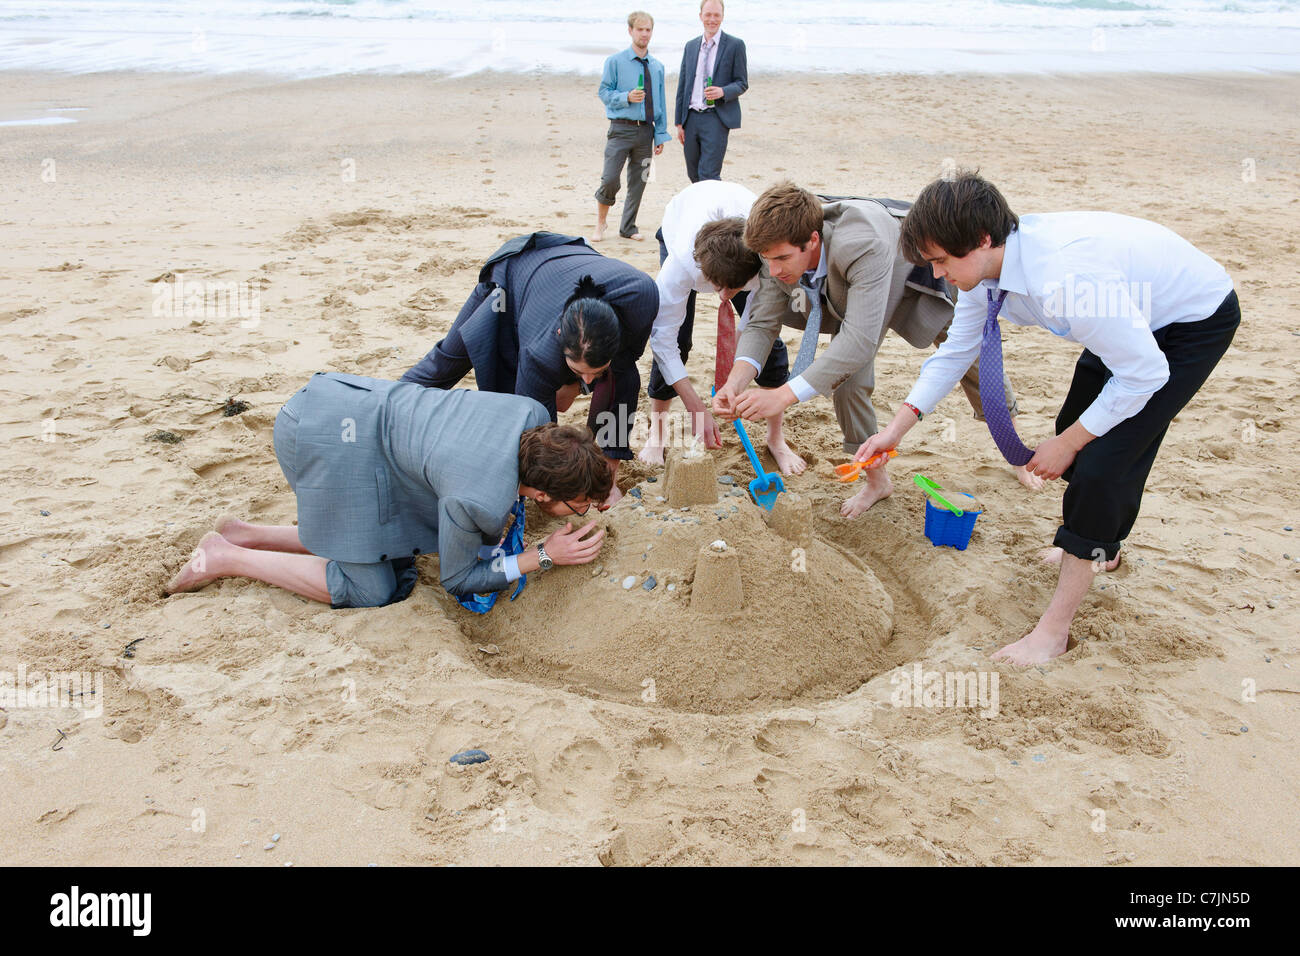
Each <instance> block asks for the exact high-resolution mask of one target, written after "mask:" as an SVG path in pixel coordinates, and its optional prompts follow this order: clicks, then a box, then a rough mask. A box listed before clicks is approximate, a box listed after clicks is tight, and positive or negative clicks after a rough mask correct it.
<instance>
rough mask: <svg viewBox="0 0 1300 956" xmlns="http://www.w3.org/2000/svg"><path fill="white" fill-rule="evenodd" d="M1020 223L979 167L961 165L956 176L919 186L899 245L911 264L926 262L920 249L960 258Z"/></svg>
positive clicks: (1001, 238) (1001, 237) (1003, 237)
mask: <svg viewBox="0 0 1300 956" xmlns="http://www.w3.org/2000/svg"><path fill="white" fill-rule="evenodd" d="M1019 225H1020V218H1019V217H1018V216H1017V215H1016V214H1015V213H1014V212H1012V211H1011V207H1010V206H1008V205H1007V201H1006V199H1004V198H1003V196H1002V193H1000V192H998V187H997V186H994V185H993V184H992V183H991V182H989V181H988V180H987V179H984V178H983V177H981V176H980V174H979V171H978V170H976V171H974V172H972V171H971V170H968V169H959V170H957V172H956V173H955V174H954V175H952V176H945V177H944V178H943V179H936V180H935V181H934V182H932V183H930V185H928V186H926V187H925V188H924V189H922V190H921V195H919V196H917V197H916V202H915V203H913V204H912V208H911V209H909V210H908V212H907V218H906V219H904V220H903V231H902V234H901V235H900V236H899V238H898V246H899V249H900V250H901V251H902V253H903V256H904V258H906V259H907V261H908V262H910V263H912V264H913V265H918V266H923V265H926V261H925V256H924V255H923V254H922V250H923V249H925V248H926V247H927V246H933V247H935V248H937V249H942V250H943V251H944V252H946V253H947V254H948V255H950V256H952V257H954V258H956V259H960V258H961V257H962V256H964V255H968V254H969V253H970V251H971V250H972V249H974V248H976V247H977V246H979V244H980V243H981V242H983V241H984V237H985V236H988V237H989V241H990V242H991V243H992V244H993V246H994V247H997V246H1000V245H1003V244H1004V243H1005V242H1006V241H1007V236H1009V235H1011V233H1012V231H1013V230H1015V229H1016V228H1017V227H1018V226H1019Z"/></svg>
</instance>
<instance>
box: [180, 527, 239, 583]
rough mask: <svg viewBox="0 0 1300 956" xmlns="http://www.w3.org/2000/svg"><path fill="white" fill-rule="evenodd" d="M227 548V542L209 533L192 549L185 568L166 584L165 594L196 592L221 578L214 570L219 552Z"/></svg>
mask: <svg viewBox="0 0 1300 956" xmlns="http://www.w3.org/2000/svg"><path fill="white" fill-rule="evenodd" d="M229 547H230V542H229V541H227V540H226V539H225V538H223V537H222V536H221V535H220V534H218V533H217V532H215V531H209V532H208V533H207V534H205V535H204V536H203V539H202V540H201V541H199V546H198V547H197V548H195V549H194V554H193V555H192V556H191V557H190V559H189V560H188V561H186V562H185V566H184V567H183V568H181V569H180V570H179V571H177V572H176V576H175V577H173V578H172V579H171V580H170V581H168V582H167V587H166V589H165V590H166V591H167V593H168V594H177V593H179V592H181V591H197V590H198V589H199V588H201V587H204V586H205V585H208V584H211V583H212V582H213V581H215V580H216V579H217V578H219V577H221V575H220V574H218V573H217V572H216V570H215V569H216V567H217V565H218V558H219V556H220V554H221V552H222V551H223V550H224V549H225V548H229Z"/></svg>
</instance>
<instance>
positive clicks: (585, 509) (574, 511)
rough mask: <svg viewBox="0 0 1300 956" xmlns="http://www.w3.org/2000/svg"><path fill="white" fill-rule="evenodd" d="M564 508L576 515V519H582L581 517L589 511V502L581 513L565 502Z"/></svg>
mask: <svg viewBox="0 0 1300 956" xmlns="http://www.w3.org/2000/svg"><path fill="white" fill-rule="evenodd" d="M564 507H566V508H568V509H569V510H570V511H572V512H573V513H574V514H575V515H577V516H578V517H582V516H583V515H585V514H586V513H587V512H588V511H590V510H591V502H590V501H588V502H587V507H585V508H583V509H582V510H581V511H579V510H578V509H577V508H575V507H573V505H571V504H569V503H568V502H567V501H566V502H565V503H564Z"/></svg>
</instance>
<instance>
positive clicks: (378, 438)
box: [167, 372, 612, 608]
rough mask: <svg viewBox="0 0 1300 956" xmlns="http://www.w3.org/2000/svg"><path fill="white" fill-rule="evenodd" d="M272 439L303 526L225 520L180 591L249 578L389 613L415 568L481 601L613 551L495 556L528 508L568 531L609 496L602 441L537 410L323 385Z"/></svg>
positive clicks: (585, 532) (560, 545)
mask: <svg viewBox="0 0 1300 956" xmlns="http://www.w3.org/2000/svg"><path fill="white" fill-rule="evenodd" d="M274 435H275V454H276V458H278V459H279V462H280V467H281V468H282V469H283V471H284V475H285V477H286V478H287V479H288V481H289V487H290V488H292V489H293V491H294V492H295V493H296V494H297V496H298V524H297V526H293V525H281V526H267V525H254V524H249V523H247V522H244V521H238V520H235V519H233V518H226V519H223V520H222V521H221V522H220V523H219V524H218V526H217V530H216V531H215V532H210V533H208V534H207V535H205V536H204V538H203V540H202V541H200V542H199V546H198V550H197V551H196V552H195V555H194V557H193V558H192V559H191V560H190V561H189V562H187V563H186V565H185V567H184V568H182V569H181V571H180V573H178V574H177V575H176V577H175V578H173V579H172V581H171V582H170V583H169V584H168V585H167V591H168V593H176V592H178V591H193V590H196V589H198V588H201V587H203V586H204V585H206V584H208V583H210V582H211V581H214V580H216V579H217V578H222V577H247V578H253V579H255V580H258V581H265V582H266V583H267V584H274V585H276V586H278V587H282V588H286V589H287V590H290V591H293V592H294V593H295V594H300V595H302V596H303V597H306V598H310V599H312V600H314V601H321V602H324V603H327V604H330V605H331V606H333V607H336V608H340V607H379V606H382V605H385V604H392V603H394V602H396V601H401V600H404V599H405V598H406V597H407V596H408V595H410V593H411V590H412V589H413V588H414V587H415V582H416V578H417V573H416V568H415V556H416V555H420V554H427V553H433V552H436V553H437V554H438V560H439V570H440V577H441V580H442V585H443V587H445V588H446V589H447V590H448V591H449V592H450V593H452V594H453V595H455V596H457V597H468V596H470V595H473V594H483V593H486V592H489V591H500V590H503V589H505V588H506V587H507V585H509V584H510V583H511V582H513V581H515V580H517V579H518V578H519V577H521V576H522V575H524V574H527V573H529V572H531V571H536V570H538V569H539V568H540V569H546V568H549V567H551V565H552V564H585V563H587V562H589V561H591V560H592V559H593V558H594V557H595V556H596V554H597V552H599V551H600V547H601V542H602V539H603V538H604V534H605V532H604V531H603V530H601V531H596V532H595V533H591V532H592V529H593V528H594V527H595V522H591V523H589V524H587V525H585V526H583V527H581V528H578V529H577V530H574V529H573V527H572V524H571V523H570V524H566V525H565V527H564V528H562V529H559V530H557V531H555V532H554V533H552V534H551V535H550V537H548V538H547V539H546V540H545V541H544V542H543V543H541V544H539V545H536V546H535V547H532V548H525V549H524V550H523V551H522V552H521V553H519V554H515V555H508V556H506V555H502V554H501V553H500V551H499V550H498V551H497V552H496V553H494V552H493V546H495V545H497V544H498V543H500V542H501V540H502V533H503V532H504V531H505V525H506V519H507V518H509V517H510V516H511V511H512V510H513V509H514V508H515V505H516V502H522V500H523V499H531V500H532V501H533V502H535V503H536V505H537V506H538V507H539V508H540V509H541V510H542V511H544V512H546V513H547V514H550V515H555V516H561V517H562V516H564V515H570V514H572V515H583V514H586V513H587V510H588V509H589V508H590V507H591V504H592V502H596V501H603V500H604V498H605V496H606V495H608V494H609V488H610V483H611V481H612V478H611V476H610V472H609V468H608V467H607V466H606V464H605V456H604V455H603V454H602V453H601V451H600V449H599V448H597V447H596V443H595V441H594V440H593V439H592V438H591V437H590V435H588V434H587V433H586V432H585V431H582V430H580V429H576V428H570V427H566V426H561V425H556V424H553V423H552V422H551V420H550V415H549V414H548V413H547V411H546V409H544V408H543V407H542V406H541V405H539V404H538V403H537V402H535V401H534V400H532V399H530V398H524V397H521V396H517V395H501V394H496V393H492V392H472V391H465V390H459V389H458V390H455V391H443V390H441V389H431V388H424V387H423V386H420V385H415V384H412V383H408V382H388V381H382V380H380V379H374V378H362V377H360V376H356V375H343V374H340V373H336V372H329V373H317V374H316V375H314V376H313V377H312V379H311V381H310V382H308V383H307V385H306V386H305V387H303V388H302V389H300V390H299V391H298V393H297V394H296V395H294V396H293V397H292V398H291V399H289V401H288V402H287V403H286V404H285V406H284V408H282V409H281V410H280V414H279V416H277V418H276V420H275V432H274Z"/></svg>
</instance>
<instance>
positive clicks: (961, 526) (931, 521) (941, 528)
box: [925, 491, 984, 551]
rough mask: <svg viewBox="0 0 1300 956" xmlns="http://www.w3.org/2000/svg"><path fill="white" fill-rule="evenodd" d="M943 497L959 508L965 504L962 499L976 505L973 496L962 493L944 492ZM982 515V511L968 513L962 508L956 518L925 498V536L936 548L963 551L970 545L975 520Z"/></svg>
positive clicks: (945, 509)
mask: <svg viewBox="0 0 1300 956" xmlns="http://www.w3.org/2000/svg"><path fill="white" fill-rule="evenodd" d="M944 496H945V497H946V498H947V499H948V500H949V501H951V502H952V503H953V504H954V505H956V506H957V507H959V508H961V506H962V505H963V504H964V503H965V502H963V501H962V500H961V499H962V498H969V499H970V501H971V503H972V504H975V503H976V502H975V496H974V495H968V494H966V492H964V491H945V492H944ZM983 513H984V512H983V511H968V510H966V509H965V508H962V514H961V517H958V516H957V515H955V514H953V513H952V512H951V511H949V510H948V509H947V508H937V507H935V505H934V503H933V502H931V501H930V499H929V498H926V499H925V536H926V537H927V538H929V539H930V543H931V544H933V545H934V546H935V547H936V548H937V547H940V546H943V545H951V546H952V547H954V548H956V549H957V550H958V551H965V550H966V545H968V544H970V536H971V533H972V532H974V530H975V519H976V518H978V517H979V516H980V515H982V514H983Z"/></svg>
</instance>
